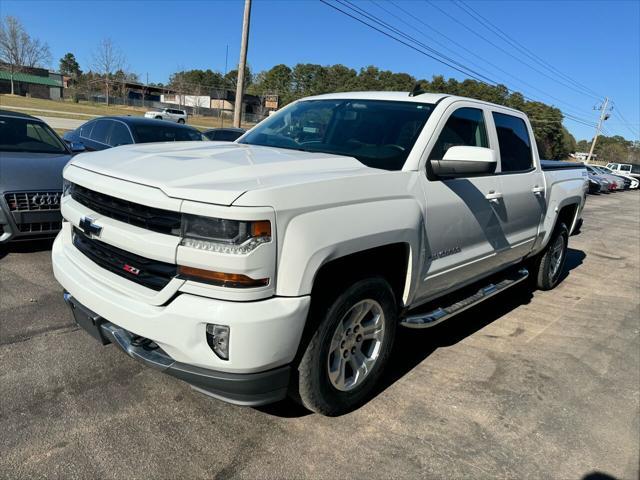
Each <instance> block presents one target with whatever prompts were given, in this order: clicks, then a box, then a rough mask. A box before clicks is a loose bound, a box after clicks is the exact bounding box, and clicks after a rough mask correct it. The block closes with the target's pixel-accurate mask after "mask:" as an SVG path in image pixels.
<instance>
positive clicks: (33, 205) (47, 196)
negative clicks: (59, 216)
mask: <svg viewBox="0 0 640 480" xmlns="http://www.w3.org/2000/svg"><path fill="white" fill-rule="evenodd" d="M61 195H62V191H61V190H53V191H45V192H13V193H5V194H4V199H5V200H6V202H7V206H8V207H9V210H10V211H12V212H26V211H34V210H38V211H39V210H60V196H61Z"/></svg>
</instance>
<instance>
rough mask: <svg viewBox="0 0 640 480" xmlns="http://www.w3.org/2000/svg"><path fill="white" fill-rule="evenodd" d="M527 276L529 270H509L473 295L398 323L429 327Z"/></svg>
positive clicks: (406, 325) (412, 326)
mask: <svg viewBox="0 0 640 480" xmlns="http://www.w3.org/2000/svg"><path fill="white" fill-rule="evenodd" d="M528 276H529V271H528V270H527V269H525V268H521V269H519V270H518V271H516V272H511V273H510V274H509V275H508V276H507V277H506V278H504V279H503V280H501V281H500V282H498V283H490V284H488V285H486V286H484V287H482V288H481V289H480V290H478V291H477V292H476V293H474V294H473V295H470V296H468V297H466V298H463V299H462V300H459V301H457V302H455V303H452V304H451V305H448V306H445V307H438V308H436V309H435V310H431V311H429V312H424V313H416V314H411V315H408V316H406V317H405V318H403V319H402V320H401V321H400V325H402V326H403V327H408V328H429V327H433V326H434V325H437V324H439V323H440V322H444V321H445V320H448V319H449V318H451V317H453V316H454V315H457V314H459V313H461V312H464V311H465V310H466V309H468V308H471V307H473V306H474V305H477V304H479V303H481V302H484V301H485V300H486V299H487V298H491V297H493V296H494V295H496V294H498V293H500V292H502V291H504V290H506V289H508V288H511V287H513V286H514V285H517V284H518V283H520V282H522V281H523V280H526V278H527V277H528Z"/></svg>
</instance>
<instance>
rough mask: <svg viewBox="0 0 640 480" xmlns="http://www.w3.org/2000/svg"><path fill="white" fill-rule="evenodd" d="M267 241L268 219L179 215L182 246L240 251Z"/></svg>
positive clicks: (223, 251)
mask: <svg viewBox="0 0 640 480" xmlns="http://www.w3.org/2000/svg"><path fill="white" fill-rule="evenodd" d="M270 241H271V222H269V221H268V220H259V221H240V220H227V219H225V218H210V217H200V216H198V215H190V214H183V215H182V241H181V242H180V243H181V245H184V246H185V247H192V248H197V249H200V250H208V251H211V252H219V253H229V254H236V255H241V254H246V253H249V252H251V251H252V250H254V249H255V248H256V247H258V245H261V244H263V243H267V242H270Z"/></svg>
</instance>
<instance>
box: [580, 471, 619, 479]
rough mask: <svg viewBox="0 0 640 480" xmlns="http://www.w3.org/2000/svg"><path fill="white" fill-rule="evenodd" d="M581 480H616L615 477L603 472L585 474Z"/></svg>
mask: <svg viewBox="0 0 640 480" xmlns="http://www.w3.org/2000/svg"><path fill="white" fill-rule="evenodd" d="M582 480H618V479H617V478H616V477H614V476H611V475H609V474H608V473H604V472H591V473H587V474H586V475H585V476H584V477H582Z"/></svg>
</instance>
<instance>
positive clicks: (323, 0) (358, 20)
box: [320, 0, 486, 83]
mask: <svg viewBox="0 0 640 480" xmlns="http://www.w3.org/2000/svg"><path fill="white" fill-rule="evenodd" d="M320 2H322V3H324V4H325V5H327V6H329V7H331V8H333V9H334V10H337V11H338V12H340V13H342V14H344V15H346V16H348V17H351V18H352V19H354V20H356V21H357V22H360V23H362V24H363V25H366V26H367V27H369V28H371V29H373V30H375V31H377V32H378V33H381V34H383V35H384V36H386V37H389V38H391V39H392V40H395V41H396V42H398V43H401V44H403V45H405V46H407V47H409V48H411V49H412V50H415V51H416V52H418V53H421V54H422V55H425V56H427V57H429V58H431V59H433V60H435V61H437V62H440V63H442V64H444V65H446V66H448V67H449V68H452V69H454V70H456V71H457V72H460V73H462V74H463V75H466V76H468V77H471V78H473V79H475V80H478V81H479V82H481V83H486V82H484V81H482V80H480V79H479V78H478V77H476V76H475V75H473V74H470V73H469V72H467V71H465V70H462V69H461V68H458V67H456V66H454V65H451V64H449V63H448V62H446V61H444V60H442V59H440V58H437V57H436V56H434V55H431V54H429V53H427V52H425V51H423V50H420V49H419V48H417V47H415V46H413V45H411V44H409V43H407V42H405V41H403V40H401V39H399V38H396V37H394V36H393V35H390V34H389V33H387V32H385V31H383V30H381V29H379V28H378V27H376V26H374V25H371V24H369V23H367V22H365V21H364V20H362V19H360V18H358V17H356V16H354V15H352V14H350V13H349V12H345V11H344V10H342V9H341V8H338V7H336V6H335V5H333V4H331V3H329V2H328V1H327V0H320Z"/></svg>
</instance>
